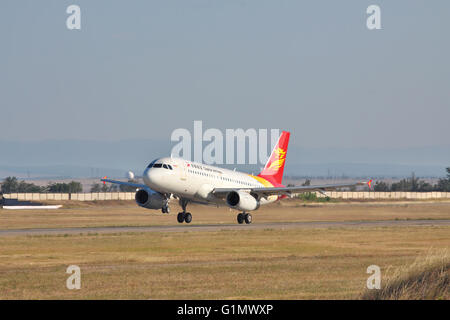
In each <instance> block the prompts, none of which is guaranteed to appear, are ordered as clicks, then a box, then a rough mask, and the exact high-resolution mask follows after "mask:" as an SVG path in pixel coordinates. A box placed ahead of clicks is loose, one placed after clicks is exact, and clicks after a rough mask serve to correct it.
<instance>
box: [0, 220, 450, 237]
mask: <svg viewBox="0 0 450 320" xmlns="http://www.w3.org/2000/svg"><path fill="white" fill-rule="evenodd" d="M409 226H450V220H384V221H332V222H324V221H319V222H314V221H313V222H272V223H253V224H250V225H245V224H243V225H238V224H201V225H195V224H190V225H188V224H179V225H168V226H165V225H162V226H136V227H133V226H131V227H130V226H127V227H120V226H118V227H86V228H36V229H4V230H0V236H26V235H46V234H54V235H55V234H80V233H83V234H86V233H124V232H136V233H139V232H186V231H189V232H194V231H195V232H199V231H221V230H261V229H279V230H283V229H295V228H339V227H341V228H342V227H345V228H360V227H409Z"/></svg>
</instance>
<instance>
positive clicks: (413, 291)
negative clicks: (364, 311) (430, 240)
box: [361, 249, 450, 300]
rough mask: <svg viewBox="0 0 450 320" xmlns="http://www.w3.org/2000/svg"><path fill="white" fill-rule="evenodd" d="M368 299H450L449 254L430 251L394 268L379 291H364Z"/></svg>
mask: <svg viewBox="0 0 450 320" xmlns="http://www.w3.org/2000/svg"><path fill="white" fill-rule="evenodd" d="M361 298H362V299H370V300H388V299H389V300H399V299H401V300H423V299H440V300H442V299H445V300H450V255H449V254H448V250H447V249H444V250H440V251H436V250H434V251H430V252H429V253H428V254H427V255H425V256H420V257H418V258H417V259H416V260H415V261H414V262H413V263H412V264H409V265H406V266H401V267H399V268H397V269H395V270H394V272H393V274H392V275H391V276H389V277H388V278H387V280H386V283H385V284H384V285H382V287H381V289H380V290H366V291H365V292H364V293H363V294H362V296H361Z"/></svg>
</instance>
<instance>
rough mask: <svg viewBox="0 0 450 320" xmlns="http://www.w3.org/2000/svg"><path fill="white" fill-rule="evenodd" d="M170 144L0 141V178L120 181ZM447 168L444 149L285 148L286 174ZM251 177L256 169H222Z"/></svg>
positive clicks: (426, 172) (449, 161) (434, 172)
mask: <svg viewBox="0 0 450 320" xmlns="http://www.w3.org/2000/svg"><path fill="white" fill-rule="evenodd" d="M173 145H174V143H171V142H170V141H156V140H150V139H133V140H123V141H118V142H104V141H82V140H64V141H56V140H55V141H50V140H47V141H37V142H10V141H0V178H4V177H6V176H9V175H16V176H18V177H22V178H27V177H30V178H39V177H42V178H79V177H99V176H104V175H108V176H111V177H115V176H116V177H123V176H124V175H125V172H126V171H128V170H133V171H135V173H136V174H140V173H141V172H142V171H143V169H144V168H145V166H146V165H147V163H149V162H150V161H151V160H152V159H154V158H158V157H161V156H167V155H169V154H170V151H171V148H172V147H173ZM446 166H450V146H448V147H423V148H404V149H371V148H369V147H367V148H302V147H297V146H295V145H291V146H290V147H289V151H288V157H287V160H286V171H285V173H286V175H292V176H322V177H327V176H347V177H363V176H371V177H375V176H377V177H380V176H387V177H403V176H406V175H410V174H411V172H413V171H414V172H415V173H416V175H417V176H432V177H438V176H443V175H444V171H445V170H444V169H445V167H446ZM225 167H228V168H234V167H236V168H237V169H238V170H244V171H247V172H253V173H257V172H259V170H260V168H261V165H225Z"/></svg>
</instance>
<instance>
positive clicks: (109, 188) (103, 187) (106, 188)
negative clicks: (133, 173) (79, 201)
mask: <svg viewBox="0 0 450 320" xmlns="http://www.w3.org/2000/svg"><path fill="white" fill-rule="evenodd" d="M128 182H131V183H138V182H137V181H135V180H128ZM118 191H120V192H134V191H136V187H132V186H126V185H123V184H121V185H117V184H109V183H108V184H105V183H103V184H100V183H94V184H93V185H91V192H118Z"/></svg>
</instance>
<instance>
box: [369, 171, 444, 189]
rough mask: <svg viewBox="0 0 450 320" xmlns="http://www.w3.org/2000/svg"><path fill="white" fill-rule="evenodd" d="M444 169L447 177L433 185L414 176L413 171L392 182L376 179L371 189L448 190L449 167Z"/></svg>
mask: <svg viewBox="0 0 450 320" xmlns="http://www.w3.org/2000/svg"><path fill="white" fill-rule="evenodd" d="M446 171H447V177H446V178H442V179H439V180H438V182H437V183H436V184H434V185H432V184H431V183H428V182H425V181H424V180H420V179H418V178H416V176H415V174H414V173H413V174H412V175H411V177H410V178H407V179H402V180H400V181H399V182H394V183H392V184H388V183H386V182H384V181H376V182H375V184H374V186H373V190H375V191H384V192H390V191H392V192H396V191H401V192H430V191H441V192H450V167H448V168H446Z"/></svg>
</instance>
